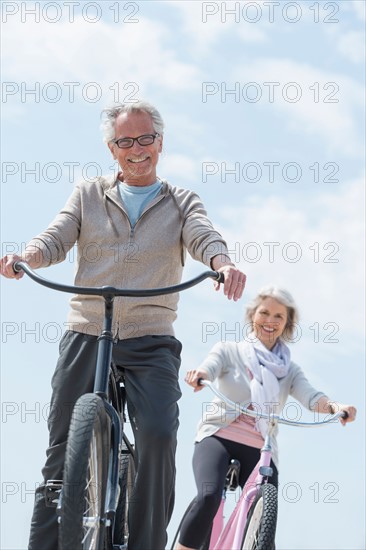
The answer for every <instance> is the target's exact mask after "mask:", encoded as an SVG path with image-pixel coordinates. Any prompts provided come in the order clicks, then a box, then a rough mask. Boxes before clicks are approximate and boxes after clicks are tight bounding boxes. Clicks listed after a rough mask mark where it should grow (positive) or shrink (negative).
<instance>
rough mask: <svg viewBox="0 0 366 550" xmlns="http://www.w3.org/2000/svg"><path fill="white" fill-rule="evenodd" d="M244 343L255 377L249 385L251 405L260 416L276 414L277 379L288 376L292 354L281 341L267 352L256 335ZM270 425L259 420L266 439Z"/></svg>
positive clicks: (278, 389)
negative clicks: (274, 408)
mask: <svg viewBox="0 0 366 550" xmlns="http://www.w3.org/2000/svg"><path fill="white" fill-rule="evenodd" d="M246 340H248V341H245V342H243V347H244V353H245V355H246V358H247V359H248V368H249V370H250V372H251V374H252V376H253V378H252V380H251V382H250V391H251V401H252V403H253V404H254V409H255V410H256V409H257V410H259V412H264V413H265V412H267V413H268V412H273V407H274V406H275V405H276V404H278V403H279V393H280V386H279V383H278V379H280V378H283V377H284V376H286V374H287V373H288V370H289V367H290V350H289V348H288V347H287V346H286V344H285V343H284V342H282V340H280V339H279V340H277V342H276V344H275V345H274V347H273V348H272V349H271V350H269V349H267V348H266V347H265V346H264V345H263V344H262V342H261V341H260V340H259V338H258V337H257V336H256V335H255V333H254V332H252V333H251V334H249V336H248V337H247V338H246ZM267 426H268V421H267V420H264V419H258V420H256V429H257V430H258V431H259V432H261V434H262V436H263V437H265V435H266V433H267Z"/></svg>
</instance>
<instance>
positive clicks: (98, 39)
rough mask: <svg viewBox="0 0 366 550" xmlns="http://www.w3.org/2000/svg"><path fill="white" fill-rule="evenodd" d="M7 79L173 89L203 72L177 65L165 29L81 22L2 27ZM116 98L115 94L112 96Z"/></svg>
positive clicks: (190, 82)
mask: <svg viewBox="0 0 366 550" xmlns="http://www.w3.org/2000/svg"><path fill="white" fill-rule="evenodd" d="M2 33H3V37H2V47H3V67H2V70H3V78H5V79H10V78H12V79H15V80H16V81H20V80H22V81H27V80H29V81H33V82H34V81H40V82H50V81H55V82H58V83H60V82H61V83H62V82H65V81H68V80H70V81H77V82H94V81H96V82H98V83H100V84H101V85H103V86H111V85H113V84H114V83H115V82H116V81H118V82H121V83H127V82H136V83H137V84H138V86H139V88H140V91H141V89H142V91H143V89H144V87H145V86H146V85H147V84H154V83H155V84H156V85H157V86H161V87H165V88H166V89H169V90H176V89H181V90H185V89H189V88H190V87H191V86H192V85H194V84H195V82H196V81H197V79H198V76H199V70H198V69H197V67H195V66H193V65H190V64H189V63H187V62H183V61H181V60H179V58H178V55H177V53H176V52H175V51H174V50H171V49H169V47H167V46H166V45H165V43H166V42H167V41H168V39H169V36H170V30H169V28H168V27H167V26H166V25H163V24H162V23H159V22H158V21H149V20H147V19H144V18H140V20H139V23H137V24H130V25H124V26H123V27H122V28H121V26H120V25H108V24H106V23H104V22H103V21H99V22H98V23H97V24H95V25H91V24H90V23H88V22H87V21H85V20H84V19H83V18H82V17H76V18H75V20H74V22H73V23H69V22H63V21H60V22H58V23H57V25H52V24H49V23H47V22H45V21H43V20H42V21H40V22H39V23H35V22H33V21H32V20H30V21H27V23H26V24H21V23H19V22H17V21H16V20H13V19H9V21H8V22H7V23H6V24H5V25H3V27H2ZM111 95H112V94H111Z"/></svg>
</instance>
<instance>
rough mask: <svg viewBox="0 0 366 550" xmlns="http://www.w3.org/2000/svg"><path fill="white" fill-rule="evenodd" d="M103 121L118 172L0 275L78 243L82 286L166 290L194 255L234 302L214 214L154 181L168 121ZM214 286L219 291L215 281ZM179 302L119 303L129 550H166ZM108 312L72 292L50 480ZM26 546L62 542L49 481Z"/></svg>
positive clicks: (117, 358) (86, 190) (55, 399)
mask: <svg viewBox="0 0 366 550" xmlns="http://www.w3.org/2000/svg"><path fill="white" fill-rule="evenodd" d="M102 128H103V131H104V138H105V141H106V142H107V144H108V147H109V149H110V151H111V153H112V156H113V158H114V159H116V160H117V162H118V164H119V166H120V168H121V171H120V172H119V173H118V176H117V177H115V176H114V175H113V176H109V177H98V178H96V179H95V180H94V181H91V182H90V181H88V182H85V181H83V182H81V183H80V184H79V185H77V186H76V187H75V190H74V192H73V193H72V195H71V197H70V198H69V200H68V202H67V204H66V206H65V207H64V208H63V210H61V212H60V213H59V214H58V215H57V216H56V218H55V219H54V221H53V222H52V223H51V224H50V226H49V227H48V228H47V230H46V231H44V232H43V233H41V234H40V235H38V236H37V237H35V238H34V239H32V240H31V241H30V243H28V245H27V247H26V249H25V251H24V253H23V254H22V256H21V258H19V257H18V256H16V255H11V256H6V257H4V258H2V260H1V261H0V269H1V273H2V274H3V275H4V276H5V277H10V278H20V277H21V276H22V274H21V273H20V274H15V273H14V272H13V270H12V265H13V263H14V261H16V260H18V259H23V260H24V261H26V262H28V264H29V265H30V266H31V267H33V268H39V267H46V266H49V265H51V264H54V263H57V262H61V261H63V260H64V259H65V257H66V254H67V252H68V251H69V250H70V249H71V248H72V247H73V246H74V244H75V243H77V245H78V255H77V273H76V278H75V284H77V285H85V286H103V285H113V286H116V287H129V288H148V287H163V286H168V285H172V284H177V283H179V281H180V280H181V276H182V270H183V265H184V259H185V253H186V250H188V252H189V253H190V254H191V256H192V257H193V258H194V259H195V260H199V261H201V262H203V263H204V264H206V265H207V266H209V267H211V268H212V269H215V270H218V271H221V272H222V273H223V274H224V278H225V282H224V285H223V287H224V293H225V295H226V296H227V297H228V298H229V299H232V298H233V299H234V300H237V299H239V298H240V297H241V295H242V292H243V289H244V285H245V275H244V274H243V273H241V272H240V271H239V270H238V269H237V268H236V267H235V266H234V265H233V263H232V262H231V260H230V257H229V255H228V251H227V247H226V244H225V241H224V240H223V239H222V237H221V235H220V234H219V233H218V232H217V231H215V229H214V228H213V226H212V224H211V222H210V220H209V219H208V218H207V215H206V211H205V209H204V207H203V205H202V203H201V201H200V199H199V197H198V196H197V195H196V194H195V193H193V192H191V191H188V190H184V189H180V188H177V187H173V186H171V185H170V184H169V183H167V182H166V181H164V180H161V179H160V178H158V177H157V174H156V167H157V164H158V160H159V154H160V153H161V151H162V146H163V129H164V124H163V121H162V118H161V116H160V114H159V112H158V111H157V110H156V109H155V107H153V106H152V105H150V104H149V103H146V102H139V103H134V104H121V105H118V106H115V107H112V108H110V109H106V110H105V111H104V123H103V125H102ZM91 243H93V244H94V246H97V248H98V255H97V259H94V258H93V261H90V258H89V255H88V254H87V250H88V247H89V246H90V245H91ZM215 286H216V290H217V289H218V288H219V286H220V285H219V284H218V283H215ZM177 301H178V298H177V296H176V295H171V296H168V297H167V296H163V297H156V298H149V299H145V300H136V299H131V298H118V299H116V301H115V302H116V303H115V318H114V326H113V331H114V334H115V345H114V349H113V360H114V362H115V363H116V365H117V366H118V367H119V368H123V369H124V375H125V380H126V389H127V400H128V408H129V412H130V416H131V418H132V427H133V429H134V432H135V439H136V448H137V452H138V456H139V465H138V476H137V481H136V484H135V487H134V498H133V500H132V502H131V507H130V517H129V523H130V539H129V548H130V549H131V550H160V549H163V548H164V547H165V544H166V527H167V525H168V522H169V520H170V517H171V514H172V510H173V503H174V479H175V450H176V434H177V428H178V406H177V401H178V399H179V398H180V396H181V393H180V390H179V384H178V370H179V366H180V352H181V344H180V342H179V341H178V340H177V339H176V338H175V336H174V331H173V327H172V325H173V322H174V320H175V318H176V310H177ZM102 316H103V303H102V300H101V299H100V298H97V297H87V296H74V297H73V298H72V300H71V308H70V313H69V318H68V323H69V330H68V331H67V332H66V333H65V334H64V336H63V338H62V341H61V343H60V357H59V360H58V363H57V366H56V370H55V373H54V376H53V379H52V389H53V394H52V408H51V414H50V417H49V432H50V434H49V447H48V449H47V460H46V464H45V466H44V468H43V470H42V474H43V478H44V482H46V481H47V480H48V479H62V472H63V463H64V454H65V446H66V440H67V433H68V427H69V422H70V409H71V407H70V403H75V402H76V400H77V399H78V398H79V397H80V395H82V394H84V393H86V392H90V391H92V390H93V382H94V368H95V361H96V340H97V335H98V333H99V331H100V328H101V323H102ZM52 411H55V412H54V415H53V413H52ZM60 412H61V413H62V414H60ZM29 548H30V549H31V550H55V549H56V548H57V520H56V514H55V511H54V509H52V508H48V507H46V506H45V499H44V486H43V485H42V486H40V488H39V489H37V492H36V500H35V506H34V512H33V518H32V526H31V534H30V543H29ZM70 550H72V549H70Z"/></svg>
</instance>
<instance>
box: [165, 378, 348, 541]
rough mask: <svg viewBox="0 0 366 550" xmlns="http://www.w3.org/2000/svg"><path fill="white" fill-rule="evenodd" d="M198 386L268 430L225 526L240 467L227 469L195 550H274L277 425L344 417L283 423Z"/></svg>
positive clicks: (302, 424)
mask: <svg viewBox="0 0 366 550" xmlns="http://www.w3.org/2000/svg"><path fill="white" fill-rule="evenodd" d="M200 383H201V384H202V385H204V386H208V387H209V388H210V389H211V390H212V392H213V393H214V394H215V395H216V396H217V397H219V399H221V400H222V401H223V402H225V403H226V404H227V405H228V406H229V407H231V408H234V409H235V410H236V411H238V410H239V411H240V412H241V413H243V414H246V415H248V416H250V417H253V418H257V419H258V418H264V419H266V420H268V430H267V434H266V437H265V441H264V445H263V447H262V449H261V456H260V459H259V461H258V463H257V465H256V466H255V468H254V469H253V471H252V473H251V474H250V476H249V478H248V480H247V482H246V483H245V485H244V488H243V490H242V492H241V495H240V498H239V500H238V502H237V505H236V506H235V508H234V510H233V512H232V513H231V515H230V517H229V518H228V520H227V522H226V523H225V516H224V507H225V500H226V493H227V491H233V490H235V489H236V488H237V487H238V484H239V470H240V463H239V462H238V461H237V460H232V461H231V464H230V465H229V467H228V472H227V475H226V480H225V487H224V490H223V495H222V499H221V503H220V506H219V509H218V511H217V513H216V516H215V518H214V521H213V524H212V529H211V533H210V535H209V536H208V538H207V540H206V541H205V543H204V544H203V545H202V546H201V547H200V549H199V550H274V548H275V535H276V525H277V502H278V499H277V489H276V487H275V486H274V485H272V484H271V482H270V478H271V475H272V474H273V470H272V468H271V466H270V463H271V457H272V446H271V437H272V434H273V430H274V429H275V426H276V425H277V424H286V425H289V426H296V427H302V428H312V427H317V426H326V425H328V424H332V423H334V422H335V421H336V420H338V419H339V418H340V417H343V418H345V417H347V413H345V412H343V411H342V412H338V413H336V414H334V415H331V416H329V417H328V418H326V419H324V420H323V421H321V422H297V421H296V422H295V421H292V420H287V419H286V418H283V417H280V416H278V415H275V414H272V413H271V414H263V413H259V412H257V411H254V410H251V409H248V408H245V407H241V406H240V405H239V404H238V403H234V402H233V401H231V400H230V399H228V398H227V397H226V396H225V395H223V394H222V393H221V392H220V391H218V390H217V388H216V387H215V386H214V385H213V384H212V383H211V382H208V381H207V380H201V381H200ZM193 502H194V501H192V502H191V504H190V505H189V506H188V508H187V510H186V512H185V514H184V516H183V518H182V520H181V523H180V525H179V527H178V531H177V533H176V535H175V538H174V540H173V544H172V550H173V549H174V546H175V543H176V541H177V540H178V537H179V532H180V527H181V525H182V522H183V519H184V518H185V516H186V515H187V514H188V512H189V510H190V508H191V506H192V505H193Z"/></svg>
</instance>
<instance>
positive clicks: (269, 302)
mask: <svg viewBox="0 0 366 550" xmlns="http://www.w3.org/2000/svg"><path fill="white" fill-rule="evenodd" d="M252 323H253V330H254V332H255V335H256V336H257V338H259V340H260V341H261V342H262V344H263V345H264V346H266V348H268V349H272V348H273V346H274V345H275V343H276V341H277V339H278V338H279V337H280V336H281V335H282V333H283V331H284V330H285V327H286V323H287V307H286V306H284V305H283V304H281V303H280V302H278V301H277V300H275V299H274V298H270V297H267V298H264V299H263V300H262V302H261V303H260V304H259V306H258V307H257V309H256V310H255V312H254V315H253V319H252Z"/></svg>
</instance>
